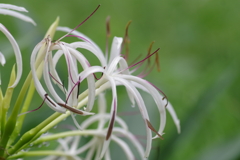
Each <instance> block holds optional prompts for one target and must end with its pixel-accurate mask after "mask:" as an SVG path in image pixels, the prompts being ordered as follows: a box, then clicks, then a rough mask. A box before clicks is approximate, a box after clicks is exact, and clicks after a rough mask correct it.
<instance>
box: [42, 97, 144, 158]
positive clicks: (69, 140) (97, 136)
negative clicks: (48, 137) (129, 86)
mask: <svg viewBox="0 0 240 160" xmlns="http://www.w3.org/2000/svg"><path fill="white" fill-rule="evenodd" d="M106 107H107V106H106V100H105V95H104V94H100V95H99V98H98V114H96V115H93V116H91V117H89V118H88V119H86V120H85V121H84V122H83V123H82V127H83V129H84V130H83V131H76V132H75V131H72V132H75V133H79V136H71V137H66V138H61V139H58V142H59V143H60V145H59V146H58V148H57V149H56V150H57V151H62V152H64V153H66V154H67V155H68V156H70V157H71V158H72V159H74V160H81V159H85V160H92V159H96V160H97V159H99V157H100V154H101V149H102V145H103V143H104V141H105V133H106V131H107V128H104V126H105V123H106V122H107V121H108V120H109V119H111V116H110V114H107V113H106ZM96 122H98V126H97V128H96V129H87V128H88V127H89V126H90V125H92V124H94V123H96ZM116 122H117V123H118V124H119V127H115V128H114V129H113V135H112V136H111V138H110V140H111V141H113V142H115V143H116V144H117V145H119V146H120V147H121V149H122V150H123V152H124V153H125V156H126V158H127V159H128V160H133V159H135V156H134V154H133V151H132V149H133V148H130V147H129V145H128V144H127V143H126V142H125V141H124V140H122V139H121V137H125V138H127V140H128V141H130V142H131V143H132V145H133V146H134V147H135V149H134V150H135V151H137V152H138V154H139V157H140V158H141V159H142V160H145V159H146V158H144V151H143V147H142V145H141V144H140V142H139V141H138V140H137V139H136V137H135V136H134V135H133V134H132V133H131V132H129V131H128V126H127V124H126V123H125V122H124V121H123V120H122V119H121V118H120V117H118V116H116ZM83 136H88V137H89V136H90V137H91V136H92V139H91V140H89V141H88V142H87V143H86V144H84V145H82V146H80V145H79V144H81V140H82V139H84V137H83ZM83 153H86V156H85V157H84V158H82V155H83ZM54 158H56V156H49V157H46V158H45V159H44V160H50V159H54ZM104 158H105V159H106V160H110V159H112V158H111V149H110V148H107V150H106V154H104ZM60 159H61V160H66V159H67V158H66V157H61V158H60Z"/></svg>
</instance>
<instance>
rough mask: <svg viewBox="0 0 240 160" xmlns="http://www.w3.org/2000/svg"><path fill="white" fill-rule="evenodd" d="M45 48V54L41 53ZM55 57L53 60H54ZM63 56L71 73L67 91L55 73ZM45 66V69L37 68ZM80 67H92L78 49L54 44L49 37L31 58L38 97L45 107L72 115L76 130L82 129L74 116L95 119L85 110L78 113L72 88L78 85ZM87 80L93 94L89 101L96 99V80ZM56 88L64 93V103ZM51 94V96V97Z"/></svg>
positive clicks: (63, 44) (62, 43) (64, 44)
mask: <svg viewBox="0 0 240 160" xmlns="http://www.w3.org/2000/svg"><path fill="white" fill-rule="evenodd" d="M42 47H43V52H39V51H40V49H41V48H42ZM53 54H54V56H53ZM61 56H64V57H65V61H66V64H67V69H68V76H67V80H68V86H67V87H66V88H65V86H64V85H63V83H62V82H61V80H60V78H59V74H58V72H57V70H56V64H57V63H58V60H59V58H60V57H61ZM40 63H42V64H43V65H42V66H41V65H39V67H37V64H40ZM77 63H79V64H80V65H81V66H82V68H83V69H86V68H88V67H89V62H88V60H87V59H86V58H85V57H84V56H83V54H82V53H80V52H79V51H77V50H76V49H75V48H73V47H72V46H71V44H68V43H65V42H62V41H55V42H53V41H52V40H51V38H50V37H49V36H48V37H47V38H45V39H44V40H42V41H41V42H40V43H39V44H37V45H36V47H35V48H34V50H33V52H32V55H31V70H32V76H33V80H34V83H35V87H36V90H37V92H38V93H39V95H40V96H41V97H42V99H43V100H44V101H45V103H46V104H47V105H48V106H49V107H50V108H51V109H53V110H54V111H57V112H60V113H65V112H66V111H67V110H69V111H71V115H72V118H73V120H74V123H75V124H76V126H77V127H78V128H79V129H81V127H80V126H79V125H78V123H77V121H76V119H75V117H74V115H73V114H74V113H76V114H80V115H92V114H93V113H90V112H86V111H83V110H78V109H76V107H77V104H78V102H77V95H78V89H77V88H73V86H75V85H77V83H78V80H79V79H78V76H77V75H78V67H77ZM39 74H43V79H44V82H45V85H46V87H47V88H48V91H46V90H45V89H44V87H43V85H42V83H41V82H40V79H39ZM87 80H88V88H89V89H90V91H91V92H93V93H92V96H91V95H89V98H90V99H91V98H93V99H94V98H95V87H94V83H95V80H94V76H93V75H89V76H88V77H87ZM53 84H56V85H57V86H58V87H59V89H60V90H62V93H63V94H64V95H65V98H64V99H62V98H61V95H59V93H58V92H57V91H56V90H55V88H54V85H53ZM48 92H49V93H50V95H48ZM51 97H52V98H51ZM89 102H91V103H88V105H93V102H92V101H89Z"/></svg>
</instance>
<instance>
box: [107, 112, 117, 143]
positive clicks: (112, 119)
mask: <svg viewBox="0 0 240 160" xmlns="http://www.w3.org/2000/svg"><path fill="white" fill-rule="evenodd" d="M114 121H115V110H114V111H113V116H112V118H111V122H110V125H109V128H108V132H107V136H106V140H108V139H109V137H110V136H111V134H112V130H113V125H114Z"/></svg>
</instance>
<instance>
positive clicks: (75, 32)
mask: <svg viewBox="0 0 240 160" xmlns="http://www.w3.org/2000/svg"><path fill="white" fill-rule="evenodd" d="M57 30H58V31H63V32H70V31H72V29H70V28H68V27H57ZM72 34H73V35H76V36H80V37H83V38H84V39H86V40H87V41H86V42H90V43H91V45H93V46H94V48H95V49H96V50H97V54H96V56H97V57H98V58H99V60H100V62H101V63H102V65H103V66H106V60H105V58H104V54H103V52H102V51H101V49H100V48H99V47H98V45H97V44H96V43H95V42H94V41H92V40H91V39H90V38H88V37H87V36H86V35H84V34H82V33H80V32H78V31H76V30H75V31H73V32H72ZM82 48H85V47H82ZM93 53H95V52H93Z"/></svg>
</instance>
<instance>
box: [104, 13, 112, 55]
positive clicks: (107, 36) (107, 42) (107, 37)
mask: <svg viewBox="0 0 240 160" xmlns="http://www.w3.org/2000/svg"><path fill="white" fill-rule="evenodd" d="M106 32H107V33H106V34H107V35H106V51H105V54H106V55H105V56H106V58H108V52H109V51H108V49H109V37H110V35H111V33H110V16H108V17H107V18H106Z"/></svg>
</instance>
